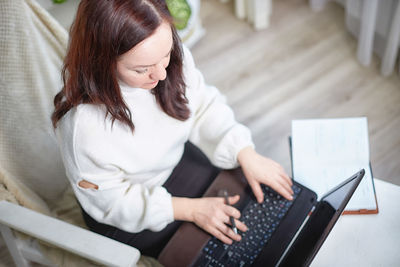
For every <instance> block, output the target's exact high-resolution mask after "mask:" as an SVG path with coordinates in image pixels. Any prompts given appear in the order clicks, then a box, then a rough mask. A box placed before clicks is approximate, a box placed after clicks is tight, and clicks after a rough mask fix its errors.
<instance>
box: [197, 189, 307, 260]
mask: <svg viewBox="0 0 400 267" xmlns="http://www.w3.org/2000/svg"><path fill="white" fill-rule="evenodd" d="M262 189H263V191H264V202H263V203H261V204H259V203H257V202H256V201H255V200H254V201H253V200H252V201H249V203H248V204H247V205H246V206H245V207H244V209H243V210H242V212H241V213H242V215H241V217H240V220H241V221H242V222H243V223H244V224H246V225H247V227H248V230H247V231H246V232H241V231H239V234H240V235H241V236H242V240H241V241H240V242H233V244H232V245H227V244H225V243H223V242H221V241H220V240H218V239H217V238H215V237H212V238H211V239H210V240H209V242H208V243H207V244H206V246H205V247H204V248H203V250H202V253H201V255H200V257H199V258H198V259H197V261H196V262H195V264H194V265H193V266H195V267H198V266H219V267H222V266H227V267H228V266H229V267H230V266H250V265H251V264H252V263H253V262H254V260H255V259H256V257H257V256H258V254H260V252H261V250H262V248H263V247H264V246H265V244H266V243H267V242H268V240H269V239H270V237H271V236H272V234H273V233H274V231H275V229H276V228H277V227H278V225H279V222H280V221H281V219H282V218H283V217H284V216H285V214H286V212H287V211H288V210H289V208H290V206H291V205H292V203H293V201H288V200H286V199H285V198H284V197H282V196H281V195H279V194H278V193H276V192H275V191H273V190H272V189H270V188H269V187H267V186H264V185H262ZM292 189H293V191H294V195H293V199H295V198H296V197H297V196H298V194H299V193H300V191H301V188H300V187H298V186H296V185H295V184H293V187H292Z"/></svg>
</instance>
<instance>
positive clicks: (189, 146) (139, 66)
mask: <svg viewBox="0 0 400 267" xmlns="http://www.w3.org/2000/svg"><path fill="white" fill-rule="evenodd" d="M63 79H64V87H63V89H62V90H61V91H60V92H59V93H58V94H57V95H56V97H55V99H54V104H55V110H54V113H53V116H52V121H53V125H54V127H55V129H56V134H57V138H58V141H59V144H60V148H61V151H62V154H63V161H64V165H65V168H66V172H67V176H68V178H69V180H70V182H71V184H72V187H73V190H74V192H75V194H76V197H77V199H78V201H79V203H80V205H81V207H82V212H83V215H84V219H85V222H86V224H87V225H88V227H89V228H90V229H91V230H93V231H95V232H98V233H100V234H103V235H106V236H109V237H110V238H114V239H116V240H119V241H121V242H124V243H127V244H130V245H132V246H135V247H137V248H138V249H140V250H141V252H142V253H143V254H145V255H150V256H155V257H156V256H157V255H158V254H159V252H160V251H161V249H162V248H163V246H164V245H165V244H166V242H167V241H168V239H169V238H170V237H171V235H172V234H173V233H174V232H175V231H176V229H177V227H178V226H179V221H191V222H194V223H195V224H197V225H198V226H199V227H201V228H203V229H204V230H205V231H207V232H209V233H210V234H212V235H214V236H216V237H217V238H219V239H220V240H221V241H223V242H225V243H227V244H230V243H232V240H236V241H238V240H240V238H241V237H240V235H239V234H235V233H234V232H233V231H232V229H231V228H230V227H229V226H228V225H227V224H229V216H233V217H234V218H235V221H236V225H237V228H238V229H239V230H241V231H246V230H247V227H246V225H244V224H243V223H242V222H240V220H239V218H240V212H239V211H238V210H237V209H235V208H234V207H232V206H229V205H226V204H225V203H224V199H223V198H219V197H215V198H201V196H202V194H203V193H204V191H205V189H206V188H207V187H208V185H209V184H210V183H211V182H212V180H213V179H214V178H215V176H216V175H217V174H218V171H219V169H218V168H222V169H229V168H234V167H237V166H239V165H240V166H241V167H242V169H243V171H244V173H245V175H246V178H247V180H248V182H249V184H250V186H251V188H252V190H253V192H254V194H255V196H256V198H257V200H258V201H259V202H261V201H262V199H263V194H262V191H261V188H260V183H263V184H267V185H269V186H271V187H272V188H273V189H275V190H276V191H277V192H279V193H280V194H282V195H283V196H284V197H286V198H287V199H291V198H292V194H293V192H292V189H291V180H290V178H289V177H288V176H287V174H286V173H285V171H284V170H283V168H282V167H281V166H280V165H279V164H278V163H276V162H274V161H273V160H271V159H268V158H265V157H263V156H261V155H259V154H258V153H256V152H255V150H254V148H253V147H254V145H253V143H252V140H251V135H250V132H249V130H248V129H247V128H246V127H245V126H243V125H241V124H239V123H237V122H236V121H235V119H234V115H233V113H232V110H231V109H230V108H229V107H228V106H227V105H226V104H225V102H224V100H223V99H224V98H223V97H222V96H221V95H220V93H219V92H218V90H217V89H216V88H215V87H212V86H208V85H206V84H205V83H204V80H203V76H202V75H201V73H200V72H199V71H198V70H197V69H196V67H195V65H194V62H193V58H192V55H191V54H190V52H189V50H188V49H186V48H185V47H182V45H181V43H180V40H179V38H178V35H177V33H176V31H175V29H174V27H173V24H172V18H171V17H170V15H169V12H168V9H167V7H166V5H165V1H163V0H96V1H94V0H92V1H91V0H82V1H81V3H80V5H79V8H78V11H77V15H76V18H75V22H74V24H73V26H72V28H71V31H70V43H69V48H68V52H67V55H66V58H65V62H64V69H63ZM188 141H190V142H188ZM193 144H194V145H193ZM197 147H198V148H200V149H198V148H197ZM203 153H204V154H203ZM205 155H206V156H205ZM209 160H210V161H211V162H212V164H211V162H210V161H209ZM214 166H217V167H218V168H216V167H214ZM238 200H239V196H231V197H230V198H229V202H230V203H231V204H234V203H236V202H237V201H238Z"/></svg>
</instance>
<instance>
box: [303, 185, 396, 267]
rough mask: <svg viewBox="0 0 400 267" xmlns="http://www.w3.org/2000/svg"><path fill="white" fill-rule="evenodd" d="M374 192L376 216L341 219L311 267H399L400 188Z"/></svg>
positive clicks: (377, 189)
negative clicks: (376, 206) (376, 207)
mask: <svg viewBox="0 0 400 267" xmlns="http://www.w3.org/2000/svg"><path fill="white" fill-rule="evenodd" d="M375 189H376V194H377V199H378V207H379V214H370V215H365V214H363V215H343V216H341V217H340V218H339V220H338V222H337V223H336V225H335V227H334V228H333V229H332V231H331V233H330V235H329V236H328V238H327V239H326V241H325V243H324V244H323V245H322V247H321V249H320V251H319V252H318V254H317V255H316V257H315V259H314V261H313V262H312V264H311V266H314V267H317V266H323V267H326V266H341V267H342V266H360V267H361V266H362V267H365V266H374V267H376V266H382V267H383V266H385V267H386V266H390V267H391V266H400V186H397V185H394V184H391V183H387V182H384V181H382V180H378V179H375Z"/></svg>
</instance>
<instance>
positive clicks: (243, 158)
mask: <svg viewBox="0 0 400 267" xmlns="http://www.w3.org/2000/svg"><path fill="white" fill-rule="evenodd" d="M237 159H238V162H239V164H240V166H241V167H242V170H243V172H244V174H245V176H246V178H247V181H248V183H249V185H250V187H251V189H252V190H253V193H254V195H255V197H256V199H257V201H258V202H259V203H261V202H262V201H263V199H264V194H263V192H262V190H261V186H260V183H261V184H265V185H268V186H270V187H271V188H272V189H274V190H275V191H276V192H278V193H279V194H281V195H282V196H283V197H285V198H286V199H288V200H292V199H293V196H292V195H293V190H292V188H291V187H292V184H293V183H292V180H291V179H290V178H289V176H288V175H287V174H286V172H285V170H284V169H283V167H282V166H281V165H280V164H279V163H277V162H275V161H273V160H272V159H269V158H267V157H264V156H262V155H260V154H258V153H257V152H256V151H255V150H254V149H253V148H252V147H246V148H243V149H242V150H240V152H239V153H238V156H237Z"/></svg>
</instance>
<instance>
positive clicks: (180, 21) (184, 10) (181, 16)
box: [166, 0, 192, 30]
mask: <svg viewBox="0 0 400 267" xmlns="http://www.w3.org/2000/svg"><path fill="white" fill-rule="evenodd" d="M166 3H167V6H168V10H169V12H170V13H171V16H172V17H173V18H174V24H175V27H176V28H177V29H178V30H182V29H184V28H186V26H187V23H188V21H189V18H190V15H191V14H192V10H191V9H190V6H189V4H188V3H187V1H186V0H166Z"/></svg>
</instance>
